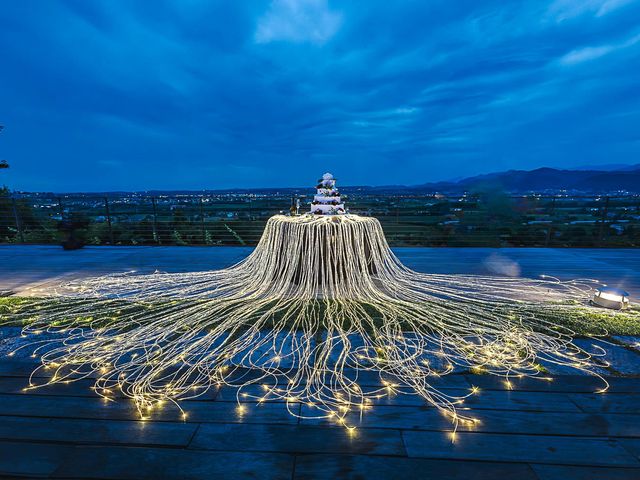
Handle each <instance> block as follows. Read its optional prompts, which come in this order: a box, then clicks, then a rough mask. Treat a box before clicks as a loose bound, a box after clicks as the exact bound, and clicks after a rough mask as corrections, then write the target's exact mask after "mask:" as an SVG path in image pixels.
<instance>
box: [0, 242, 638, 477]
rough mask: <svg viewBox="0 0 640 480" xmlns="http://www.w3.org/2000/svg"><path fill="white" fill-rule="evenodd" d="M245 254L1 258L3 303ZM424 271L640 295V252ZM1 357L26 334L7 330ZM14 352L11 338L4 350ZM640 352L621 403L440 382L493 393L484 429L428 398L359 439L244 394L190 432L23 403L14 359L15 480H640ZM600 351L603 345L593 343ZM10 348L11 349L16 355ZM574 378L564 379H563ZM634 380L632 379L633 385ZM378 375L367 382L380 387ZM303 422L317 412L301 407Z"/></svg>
mask: <svg viewBox="0 0 640 480" xmlns="http://www.w3.org/2000/svg"><path fill="white" fill-rule="evenodd" d="M249 251H250V249H243V248H224V247H216V248H206V247H203V248H185V247H116V248H109V247H95V248H87V249H84V250H80V251H77V252H63V251H62V250H61V249H59V248H56V247H43V246H36V247H21V246H20V247H19V246H15V247H13V246H11V247H8V246H3V247H0V290H9V289H10V290H14V291H16V292H18V293H25V294H29V293H31V294H34V293H35V294H37V290H38V289H48V288H50V287H52V286H55V284H57V283H59V282H61V281H65V280H68V279H71V278H78V277H82V276H87V275H95V274H102V273H109V272H116V271H127V270H131V269H136V270H139V271H142V272H144V271H153V270H155V269H156V268H157V269H160V270H163V271H185V270H192V271H197V270H207V269H215V268H221V267H223V266H226V265H229V264H231V263H234V262H235V261H237V260H239V259H241V258H242V257H243V256H245V255H246V254H247V253H248V252H249ZM396 253H397V254H398V256H399V257H400V258H401V260H402V261H403V262H405V263H406V264H407V265H408V266H410V267H412V268H414V269H416V270H420V271H432V272H437V273H494V274H511V275H514V274H519V275H523V276H535V275H538V274H542V273H545V274H550V275H557V276H560V277H562V278H575V277H592V278H599V279H601V280H603V281H605V282H608V283H609V284H612V285H619V286H622V287H623V288H625V289H627V290H629V291H630V292H631V293H632V295H633V296H635V299H636V301H637V298H638V294H639V293H640V253H638V252H637V251H634V250H560V249H500V250H494V249H396ZM0 330H2V331H0V343H2V342H3V341H7V342H12V341H13V340H12V338H14V337H15V336H16V335H17V332H16V331H14V330H15V329H14V330H11V329H0ZM3 339H4V340H3ZM638 340H640V339H630V338H618V339H612V341H614V342H615V343H616V345H607V346H605V348H607V349H608V350H610V351H611V353H610V357H609V358H608V360H610V361H611V362H612V368H611V369H608V370H604V369H603V373H605V374H607V375H611V376H610V377H608V380H609V382H610V383H611V389H610V390H609V392H607V393H605V394H595V393H594V391H595V390H596V389H597V388H598V387H599V386H600V384H599V383H598V380H597V379H596V378H592V377H585V376H573V375H554V380H553V381H551V382H547V381H541V380H533V379H521V380H514V381H513V389H512V390H507V389H506V387H505V385H504V383H503V382H502V381H501V380H500V379H498V378H496V377H491V376H474V375H469V374H465V373H458V374H452V375H449V376H446V377H443V378H440V379H437V380H436V381H437V382H438V385H439V387H440V388H442V389H447V390H448V391H450V392H452V393H454V392H455V393H462V392H466V391H468V390H469V389H470V388H472V386H477V387H479V388H480V393H479V395H477V396H474V397H470V398H469V399H468V400H467V401H466V402H465V405H466V408H469V409H470V410H469V412H468V413H470V414H471V415H472V416H474V417H477V418H479V419H480V423H479V424H478V425H476V426H474V427H473V428H472V429H471V430H469V429H468V427H461V428H460V429H459V430H458V433H457V436H456V441H455V442H453V443H452V442H451V436H450V431H451V424H450V422H449V421H448V420H447V419H446V418H445V417H444V416H442V415H441V414H440V413H438V412H437V411H436V410H435V409H434V408H433V407H430V406H428V405H426V404H425V403H424V402H422V401H421V400H420V398H418V397H415V396H404V395H402V396H394V397H389V398H385V399H382V400H381V401H380V402H379V404H378V405H376V406H375V407H374V408H373V409H372V410H370V411H367V412H365V414H364V417H363V419H362V421H361V422H360V424H359V425H358V429H357V431H356V434H355V435H354V436H350V435H348V434H347V432H346V430H345V429H344V428H342V427H340V426H337V425H335V423H333V422H331V421H323V420H315V421H311V420H298V419H297V418H295V417H293V416H291V415H289V413H288V412H287V408H286V405H285V404H283V403H266V404H264V405H261V406H257V405H255V404H253V403H247V405H246V412H245V413H244V414H243V415H242V416H239V415H238V413H237V410H236V395H235V392H234V391H233V390H232V389H230V388H222V389H220V390H215V391H213V390H212V391H210V392H208V393H207V394H206V395H205V396H203V397H201V399H199V400H194V401H188V402H183V407H184V408H185V410H186V411H187V412H188V416H187V419H186V421H183V420H182V419H181V417H180V415H179V412H177V411H176V410H175V409H171V408H168V407H167V408H166V410H163V411H162V412H158V413H156V414H155V415H154V417H153V419H152V420H150V421H146V422H141V421H139V420H137V419H136V418H137V415H136V411H135V408H134V406H133V404H132V402H131V401H130V400H126V399H118V400H117V401H115V402H106V401H104V400H101V399H99V398H97V397H96V396H95V394H94V393H93V392H92V391H91V390H90V388H89V387H90V386H91V381H90V380H82V381H79V382H76V383H72V384H69V385H56V386H52V387H46V388H43V389H40V390H30V391H29V392H28V393H25V392H23V391H22V389H23V388H24V387H25V386H26V385H27V384H28V375H29V373H30V372H31V371H32V370H33V367H34V364H33V363H30V362H29V361H28V360H26V359H15V358H8V357H3V358H2V359H0V477H3V478H14V477H49V478H61V479H62V478H64V479H71V478H96V479H141V478H149V479H163V478H179V479H192V478H193V479H195V478H203V479H204V478H207V479H210V478H225V479H226V478H229V479H233V478H254V479H262V478H264V479H316V478H317V479H341V478H348V479H354V480H355V479H367V480H376V479H394V478H400V479H402V480H409V479H414V478H418V479H432V478H433V479H440V480H448V479H516V478H517V479H518V480H529V479H531V480H556V479H558V480H572V479H580V480H586V479H590V480H591V479H592V480H607V479H617V480H620V479H640V377H638V373H640V370H639V368H640V366H639V363H640V362H638V358H640V355H639V354H638V353H636V352H635V351H634V347H633V345H635V343H636V342H638ZM580 341H583V342H585V346H586V347H588V346H589V343H593V340H580ZM0 350H2V349H0ZM554 373H564V372H554ZM622 374H625V375H626V376H622ZM379 381H380V380H379V379H378V378H376V376H371V377H370V378H368V379H367V380H366V382H365V383H367V384H369V385H376V384H377V383H378V382H379ZM294 408H295V409H302V408H307V407H304V406H300V405H295V406H294Z"/></svg>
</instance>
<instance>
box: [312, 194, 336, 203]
mask: <svg viewBox="0 0 640 480" xmlns="http://www.w3.org/2000/svg"><path fill="white" fill-rule="evenodd" d="M313 201H314V202H320V203H331V202H338V203H342V201H341V200H340V197H339V196H338V197H327V196H325V195H314V196H313Z"/></svg>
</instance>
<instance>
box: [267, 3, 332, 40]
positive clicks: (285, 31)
mask: <svg viewBox="0 0 640 480" xmlns="http://www.w3.org/2000/svg"><path fill="white" fill-rule="evenodd" d="M341 23H342V14H341V13H339V12H336V11H332V10H331V9H330V8H329V5H328V3H327V0H273V1H272V3H271V6H270V7H269V9H268V10H267V12H266V13H265V14H264V15H263V16H262V17H260V18H259V19H258V27H257V29H256V32H255V41H256V42H257V43H270V42H274V41H279V40H282V41H289V42H294V43H312V44H316V45H322V44H324V43H325V42H327V41H328V40H329V39H330V38H331V37H333V36H334V35H335V33H336V32H337V31H338V29H339V28H340V25H341Z"/></svg>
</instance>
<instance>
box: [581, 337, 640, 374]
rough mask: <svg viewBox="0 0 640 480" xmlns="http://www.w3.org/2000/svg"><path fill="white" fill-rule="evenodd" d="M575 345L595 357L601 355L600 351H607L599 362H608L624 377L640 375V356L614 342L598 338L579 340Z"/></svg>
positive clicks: (600, 357) (599, 357)
mask: <svg viewBox="0 0 640 480" xmlns="http://www.w3.org/2000/svg"><path fill="white" fill-rule="evenodd" d="M574 343H575V344H576V345H577V346H579V347H580V348H582V349H583V350H585V351H587V352H589V353H592V354H594V355H601V354H602V352H601V350H600V349H604V350H605V354H604V355H603V356H597V357H596V359H597V360H599V361H603V362H607V363H608V364H609V366H610V367H611V368H612V369H613V370H614V371H616V372H618V373H621V374H623V375H640V354H639V353H636V352H634V351H631V350H630V349H627V348H625V347H622V346H620V345H616V344H614V343H612V342H607V341H603V340H600V339H596V338H588V339H583V338H578V339H576V340H575V341H574Z"/></svg>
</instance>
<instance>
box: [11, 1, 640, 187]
mask: <svg viewBox="0 0 640 480" xmlns="http://www.w3.org/2000/svg"><path fill="white" fill-rule="evenodd" d="M638 19H640V1H637V0H635V1H634V0H525V1H505V0H458V1H451V0H441V1H440V0H428V1H426V0H416V1H389V0H382V1H377V0H366V1H364V0H362V1H355V0H354V1H343V2H338V1H325V0H274V1H231V0H225V1H215V0H175V1H168V0H154V1H148V0H138V1H135V0H127V1H124V0H122V1H119V0H64V1H63V0H58V1H56V0H40V1H38V0H22V1H13V2H11V1H6V2H3V3H2V7H1V8H0V124H3V125H5V130H4V131H3V132H2V133H1V134H0V159H7V160H8V161H9V162H10V164H11V168H10V169H9V170H2V171H0V183H5V184H7V185H8V186H10V187H11V188H14V189H19V190H29V191H38V190H46V191H96V190H116V189H121V190H132V189H202V188H227V187H257V186H304V185H309V186H313V185H314V182H315V180H316V178H317V177H318V176H319V175H320V174H322V173H323V172H324V171H327V170H329V171H332V172H333V173H334V174H335V175H336V176H337V177H338V178H339V179H340V181H341V183H342V184H349V185H365V184H369V185H380V184H418V183H424V182H427V181H435V180H442V179H449V178H455V177H462V176H469V175H474V174H478V173H486V172H492V171H499V170H504V169H512V168H513V169H532V168H537V167H540V166H552V167H558V168H570V167H576V166H580V167H582V166H585V165H602V164H609V163H638V162H640V156H639V153H640V22H639V21H638Z"/></svg>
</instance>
